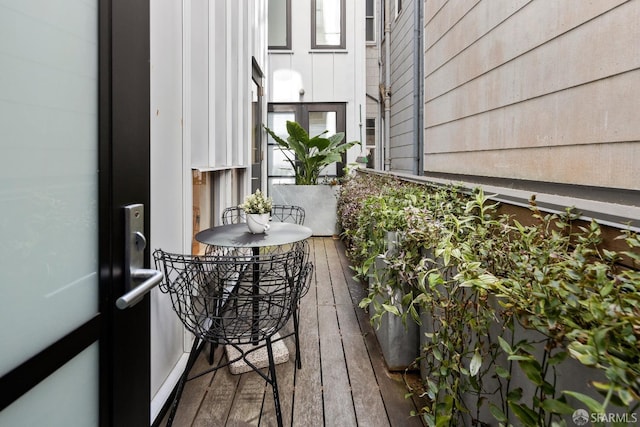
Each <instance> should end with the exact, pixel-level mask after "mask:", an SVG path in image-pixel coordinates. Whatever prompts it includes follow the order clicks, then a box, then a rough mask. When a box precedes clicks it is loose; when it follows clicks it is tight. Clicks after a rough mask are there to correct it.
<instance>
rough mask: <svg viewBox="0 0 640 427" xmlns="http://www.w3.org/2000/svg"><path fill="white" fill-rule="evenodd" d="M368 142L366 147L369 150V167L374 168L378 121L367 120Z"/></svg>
mask: <svg viewBox="0 0 640 427" xmlns="http://www.w3.org/2000/svg"><path fill="white" fill-rule="evenodd" d="M365 123H366V125H367V128H366V138H367V139H366V142H365V147H366V148H367V151H368V154H367V167H368V168H374V165H375V152H376V119H367V120H366V122H365Z"/></svg>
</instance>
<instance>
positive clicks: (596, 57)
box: [424, 0, 640, 190]
mask: <svg viewBox="0 0 640 427" xmlns="http://www.w3.org/2000/svg"><path fill="white" fill-rule="evenodd" d="M638 22H640V2H638V1H623V0H601V1H597V2H583V1H579V0H564V1H560V2H558V1H552V0H548V1H547V0H539V1H524V0H517V1H514V0H491V1H489V0H482V1H470V0H468V1H464V2H446V3H444V2H426V3H425V82H424V83H425V153H424V162H425V170H427V171H432V172H444V173H454V174H469V175H477V176H488V177H501V178H515V179H524V180H534V181H544V182H554V183H566V184H578V185H590V186H598V187H610V188H621V189H634V190H638V189H640V178H638V175H637V173H636V172H635V171H636V169H637V164H638V163H639V162H640V142H639V140H640V121H638V120H637V111H639V107H640V100H639V99H640V97H639V95H640V43H639V42H638V40H640V26H638V24H637V23H638Z"/></svg>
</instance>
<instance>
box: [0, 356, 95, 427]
mask: <svg viewBox="0 0 640 427" xmlns="http://www.w3.org/2000/svg"><path fill="white" fill-rule="evenodd" d="M98 349H99V347H98V344H97V343H95V344H92V345H91V346H89V347H88V348H87V349H86V350H84V351H83V352H82V353H80V354H78V355H77V356H76V357H74V358H73V359H71V360H70V361H69V362H68V363H66V364H65V365H64V366H63V367H62V368H60V369H58V370H57V371H56V372H54V373H53V374H52V375H51V376H49V377H47V378H46V379H45V380H44V381H42V382H41V383H40V384H38V385H37V386H35V387H34V388H32V389H31V390H29V391H28V392H27V393H26V394H25V395H23V396H22V397H20V399H18V400H16V401H15V402H14V403H13V404H11V405H10V406H9V407H7V408H6V409H4V410H3V411H2V412H0V425H2V426H97V425H98V424H99V420H98V417H99V415H98V414H99V412H98ZM34 402H37V404H35V403H34Z"/></svg>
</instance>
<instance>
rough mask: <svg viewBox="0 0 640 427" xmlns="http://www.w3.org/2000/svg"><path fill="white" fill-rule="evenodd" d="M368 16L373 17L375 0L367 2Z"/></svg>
mask: <svg viewBox="0 0 640 427" xmlns="http://www.w3.org/2000/svg"><path fill="white" fill-rule="evenodd" d="M365 8H366V16H367V17H369V16H373V0H366V5H365Z"/></svg>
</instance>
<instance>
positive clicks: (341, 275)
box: [163, 237, 423, 427]
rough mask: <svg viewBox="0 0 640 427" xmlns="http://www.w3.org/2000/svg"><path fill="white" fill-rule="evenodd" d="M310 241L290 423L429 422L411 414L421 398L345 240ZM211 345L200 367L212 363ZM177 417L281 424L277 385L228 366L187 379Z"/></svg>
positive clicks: (283, 373)
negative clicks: (384, 332) (410, 391)
mask: <svg viewBox="0 0 640 427" xmlns="http://www.w3.org/2000/svg"><path fill="white" fill-rule="evenodd" d="M310 247H311V257H312V259H313V262H314V264H315V273H314V280H312V283H311V289H310V290H309V293H308V294H307V295H306V296H305V297H304V298H303V300H302V306H301V319H300V332H301V335H300V336H301V347H302V348H301V353H302V369H300V370H297V369H295V365H294V359H295V347H294V345H293V338H288V339H286V340H285V342H286V345H287V347H288V349H289V353H290V355H291V356H290V358H289V361H288V362H287V363H283V364H281V365H278V367H277V380H278V385H279V390H280V400H281V405H282V411H283V417H284V424H285V425H293V426H322V425H325V426H385V425H389V426H402V427H405V426H418V427H421V426H422V425H423V424H422V422H421V420H420V418H418V417H411V415H410V414H411V411H415V410H416V404H419V403H417V401H414V400H412V399H411V398H409V399H405V397H404V396H405V393H406V392H407V388H406V386H405V382H404V381H405V380H404V379H403V373H394V372H389V371H388V370H387V369H386V366H385V362H384V360H383V358H382V353H381V351H380V347H379V345H378V341H377V339H376V336H375V333H374V332H373V330H372V327H371V325H370V323H369V316H368V314H367V313H365V312H364V311H363V310H362V309H360V308H359V307H358V302H359V301H360V300H361V299H362V297H363V296H364V295H365V289H364V288H363V286H362V285H361V284H360V283H357V282H356V281H354V280H353V279H352V275H353V273H352V271H351V269H350V268H349V263H348V261H347V259H346V258H345V254H344V245H343V244H342V242H341V241H340V240H336V239H332V238H318V237H316V238H312V239H310ZM289 323H291V322H289ZM289 326H290V325H289ZM204 353H205V352H203V353H202V355H201V357H200V358H199V360H198V361H197V362H196V366H194V368H193V370H192V372H198V371H199V370H204V369H206V367H207V366H208V364H207V362H206V359H205V354H204ZM219 355H220V354H217V356H219ZM417 377H418V376H417V374H415V373H410V374H408V376H407V380H408V381H415V380H416V379H417ZM261 408H263V409H262V411H261ZM163 425H164V424H163ZM173 425H174V426H177V427H182V426H223V425H227V426H247V425H254V426H255V425H262V426H274V425H276V420H275V411H274V407H273V397H272V392H271V388H270V386H265V381H264V380H263V379H262V378H261V377H260V376H259V375H258V374H256V373H255V372H249V373H245V374H241V375H232V374H230V373H229V370H228V369H227V368H223V369H220V370H219V371H217V372H216V373H210V374H207V375H205V376H203V377H200V378H197V379H194V380H191V381H189V382H187V385H186V387H185V391H184V394H183V397H182V400H181V401H180V405H179V407H178V412H177V414H176V418H175V420H174V424H173Z"/></svg>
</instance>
